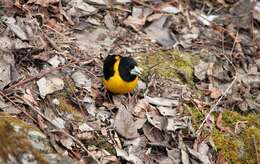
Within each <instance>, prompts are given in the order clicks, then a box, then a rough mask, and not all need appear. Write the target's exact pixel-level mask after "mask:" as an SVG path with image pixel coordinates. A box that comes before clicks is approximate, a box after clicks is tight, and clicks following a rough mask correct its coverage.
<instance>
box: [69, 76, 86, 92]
mask: <svg viewBox="0 0 260 164" xmlns="http://www.w3.org/2000/svg"><path fill="white" fill-rule="evenodd" d="M71 78H72V79H73V81H74V82H75V83H76V86H77V87H79V88H84V89H86V90H87V91H89V92H91V79H90V78H88V77H87V76H86V75H85V74H84V73H82V72H81V71H76V72H74V73H73V74H72V75H71Z"/></svg>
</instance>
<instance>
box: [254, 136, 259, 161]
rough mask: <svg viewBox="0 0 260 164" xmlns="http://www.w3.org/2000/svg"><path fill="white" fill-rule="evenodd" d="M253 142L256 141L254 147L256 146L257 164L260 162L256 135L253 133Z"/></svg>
mask: <svg viewBox="0 0 260 164" xmlns="http://www.w3.org/2000/svg"><path fill="white" fill-rule="evenodd" d="M253 142H254V148H255V153H256V161H257V164H260V161H259V155H258V151H257V144H256V139H255V135H253Z"/></svg>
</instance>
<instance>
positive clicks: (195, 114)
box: [184, 104, 204, 129]
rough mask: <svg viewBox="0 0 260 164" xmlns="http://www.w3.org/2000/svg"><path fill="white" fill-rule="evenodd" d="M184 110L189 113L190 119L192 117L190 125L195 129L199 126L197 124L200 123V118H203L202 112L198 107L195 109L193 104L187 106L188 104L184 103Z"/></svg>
mask: <svg viewBox="0 0 260 164" xmlns="http://www.w3.org/2000/svg"><path fill="white" fill-rule="evenodd" d="M184 112H185V113H187V112H188V113H189V114H190V115H191V119H192V125H193V127H194V128H195V129H197V128H198V127H199V125H200V124H201V120H202V119H203V118H204V115H203V113H201V112H200V111H199V110H198V109H196V108H195V107H193V106H191V105H190V106H189V105H186V104H185V105H184Z"/></svg>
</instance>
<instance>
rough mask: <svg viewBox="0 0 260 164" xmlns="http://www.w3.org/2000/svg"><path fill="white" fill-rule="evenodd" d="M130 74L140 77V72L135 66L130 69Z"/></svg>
mask: <svg viewBox="0 0 260 164" xmlns="http://www.w3.org/2000/svg"><path fill="white" fill-rule="evenodd" d="M130 74H131V75H136V76H139V75H141V71H140V69H139V68H138V67H137V66H135V67H134V68H133V69H131V71H130Z"/></svg>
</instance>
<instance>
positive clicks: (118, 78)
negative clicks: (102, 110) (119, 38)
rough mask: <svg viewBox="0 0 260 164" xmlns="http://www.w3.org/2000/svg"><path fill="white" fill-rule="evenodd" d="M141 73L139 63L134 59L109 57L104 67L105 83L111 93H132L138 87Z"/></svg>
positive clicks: (116, 56)
mask: <svg viewBox="0 0 260 164" xmlns="http://www.w3.org/2000/svg"><path fill="white" fill-rule="evenodd" d="M140 73H141V72H140V70H139V68H138V67H137V63H136V61H135V60H134V59H133V58H132V57H122V56H120V55H108V56H107V57H106V59H105V60H104V65H103V74H104V79H103V83H104V86H105V88H106V89H107V90H108V91H110V92H111V93H114V94H126V93H130V92H131V91H132V90H134V89H135V87H136V86H137V81H138V76H139V75H140Z"/></svg>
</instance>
